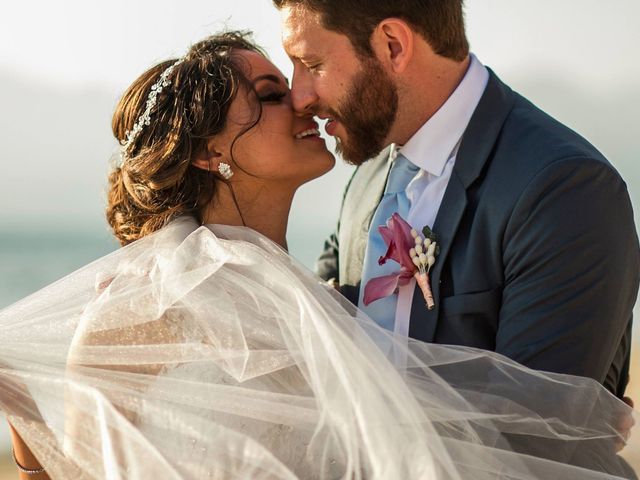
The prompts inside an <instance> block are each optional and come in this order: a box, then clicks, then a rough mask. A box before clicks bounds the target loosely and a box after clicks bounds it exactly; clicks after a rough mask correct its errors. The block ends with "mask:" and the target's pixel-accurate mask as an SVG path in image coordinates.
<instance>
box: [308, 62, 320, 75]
mask: <svg viewBox="0 0 640 480" xmlns="http://www.w3.org/2000/svg"><path fill="white" fill-rule="evenodd" d="M321 66H322V64H321V63H316V64H313V65H305V68H306V69H307V71H308V72H309V73H318V71H319V70H320V67H321Z"/></svg>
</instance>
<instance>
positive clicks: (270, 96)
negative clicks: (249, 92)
mask: <svg viewBox="0 0 640 480" xmlns="http://www.w3.org/2000/svg"><path fill="white" fill-rule="evenodd" d="M285 96H286V93H284V92H270V93H266V94H264V95H258V99H259V100H260V101H261V102H279V101H280V100H282V99H283V98H284V97H285Z"/></svg>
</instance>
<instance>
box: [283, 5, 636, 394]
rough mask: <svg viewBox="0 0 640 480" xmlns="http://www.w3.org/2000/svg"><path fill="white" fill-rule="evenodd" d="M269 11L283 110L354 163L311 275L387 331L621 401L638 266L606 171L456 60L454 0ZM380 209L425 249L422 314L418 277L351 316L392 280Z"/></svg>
mask: <svg viewBox="0 0 640 480" xmlns="http://www.w3.org/2000/svg"><path fill="white" fill-rule="evenodd" d="M274 3H275V5H276V7H278V8H279V9H280V10H281V13H282V21H283V44H284V47H285V50H286V51H287V53H288V55H289V56H290V58H291V59H292V61H293V64H294V75H293V81H292V98H293V104H294V108H295V109H296V110H297V111H298V112H299V113H300V114H315V115H318V116H320V117H321V118H327V119H329V121H328V123H327V127H326V129H327V132H328V133H329V134H331V135H334V136H335V137H336V138H337V141H338V147H339V150H340V151H341V153H342V155H343V157H344V158H345V159H346V160H347V161H349V162H351V163H353V164H355V165H357V166H358V168H357V169H356V171H355V174H354V175H353V177H352V179H351V181H350V183H349V185H348V187H347V190H346V193H345V196H344V201H343V206H342V211H341V216H340V221H339V225H338V229H337V231H336V233H335V234H334V235H332V236H331V237H330V238H329V239H328V240H327V242H326V245H325V250H324V252H323V254H322V256H321V257H320V260H319V264H318V269H319V273H320V275H321V276H322V277H324V278H325V279H329V278H332V277H333V278H335V279H336V280H337V281H338V282H339V284H340V286H341V290H342V292H343V293H344V294H345V295H346V296H347V297H349V298H350V299H351V300H352V301H353V302H354V303H357V304H358V305H360V306H361V307H362V308H364V310H365V311H366V312H367V313H368V314H369V315H370V316H371V317H372V318H373V319H374V320H375V321H377V322H378V323H379V324H380V325H382V326H384V327H386V328H388V329H390V330H394V331H396V332H398V333H401V334H408V335H409V336H411V337H414V338H417V339H420V340H423V341H426V342H437V343H446V344H458V345H467V346H471V347H478V348H483V349H488V350H493V351H496V352H499V353H501V354H504V355H506V356H508V357H510V358H512V359H514V360H516V361H518V362H520V363H522V364H524V365H526V366H528V367H531V368H534V369H540V370H546V371H552V372H560V373H568V374H574V375H581V376H587V377H592V378H594V379H596V380H597V381H599V382H601V383H603V384H604V385H605V386H606V387H607V388H608V389H609V390H610V391H612V392H613V393H614V394H616V395H617V396H619V397H622V396H623V394H624V391H625V387H626V385H627V382H628V378H629V375H628V372H629V355H630V346H631V318H632V309H633V305H634V303H635V300H636V295H637V291H638V279H639V271H640V256H639V252H638V238H637V234H636V230H635V226H634V222H633V213H632V209H631V203H630V200H629V195H628V193H627V189H626V185H625V183H624V181H623V180H622V178H620V175H619V174H618V172H616V170H615V169H614V168H613V167H612V166H611V164H610V163H609V162H608V161H607V160H606V159H605V158H604V157H603V156H602V154H600V153H599V152H598V151H597V150H596V149H595V148H594V147H593V146H591V145H590V144H589V143H588V142H587V141H586V140H584V139H583V138H581V137H580V136H579V135H577V134H576V133H574V132H573V131H571V130H569V129H568V128H567V127H565V126H564V125H562V124H560V123H559V122H557V121H556V120H554V119H553V118H551V117H549V116H548V115H546V114H545V113H544V112H542V111H541V110H539V109H538V108H536V107H535V106H534V105H532V104H531V103H530V102H529V101H527V100H526V99H525V98H523V97H521V96H520V95H518V94H517V93H515V92H513V91H512V90H511V89H510V88H509V87H508V86H507V85H505V84H504V83H502V82H501V81H500V79H499V78H498V77H497V76H496V75H495V74H494V73H493V72H492V71H491V70H489V69H488V68H486V67H485V66H483V65H482V64H481V63H480V61H479V60H478V59H477V58H476V57H475V56H473V55H472V54H470V53H469V46H468V43H467V39H466V35H465V30H464V22H463V11H462V0H440V1H435V0H434V1H424V0H422V1H420V0H403V1H397V2H395V1H394V2H384V1H377V0H274ZM388 145H390V146H388ZM398 145H401V147H400V148H398V147H397V146H398ZM385 146H387V148H384V147H385ZM383 148H384V150H383ZM380 151H382V153H380V154H378V153H379V152H380ZM394 212H398V213H400V214H401V215H402V216H403V217H404V218H405V219H407V220H408V222H409V223H410V224H411V225H413V227H414V228H416V229H417V230H421V229H422V227H423V226H424V225H429V226H430V227H433V231H434V232H435V233H436V234H437V235H438V237H439V243H440V245H441V251H440V255H439V256H438V258H437V260H436V263H435V265H434V266H433V268H432V270H431V273H430V280H431V285H432V287H433V296H434V299H435V308H433V309H432V310H429V309H427V307H426V305H425V301H424V298H423V295H422V292H421V291H420V289H419V288H417V287H416V285H415V281H411V282H410V283H409V284H408V285H404V286H400V287H399V291H398V293H397V294H392V295H390V296H388V297H386V298H383V299H381V300H377V301H376V302H373V303H371V304H369V305H367V306H365V305H364V304H363V291H364V286H365V285H366V283H367V282H368V281H369V280H370V279H371V278H374V277H378V276H381V275H386V274H389V273H390V272H392V271H393V270H394V269H395V270H397V269H398V268H399V266H398V265H396V264H394V263H393V262H388V263H387V264H386V265H384V266H380V265H378V261H377V260H378V258H379V257H380V256H381V255H383V254H384V253H385V245H384V242H383V241H382V239H381V238H380V236H379V234H378V232H377V227H378V225H381V224H384V223H385V222H386V219H387V218H389V217H390V216H391V214H392V213H394Z"/></svg>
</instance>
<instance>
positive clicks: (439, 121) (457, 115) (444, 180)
mask: <svg viewBox="0 0 640 480" xmlns="http://www.w3.org/2000/svg"><path fill="white" fill-rule="evenodd" d="M470 57H471V61H470V63H469V68H468V69H467V73H466V74H465V76H464V78H463V79H462V81H461V82H460V84H459V85H458V87H457V88H456V89H455V90H454V92H453V93H452V94H451V96H450V97H449V98H448V99H447V101H446V102H445V103H444V105H442V107H440V109H439V110H438V111H437V112H436V113H435V114H434V115H433V116H432V117H431V118H430V119H429V120H427V122H426V123H425V124H424V125H422V127H420V129H419V130H418V131H417V132H416V133H415V134H414V135H413V136H412V137H411V138H410V139H409V141H408V142H407V143H406V144H405V145H404V146H403V147H402V148H401V149H400V152H401V153H402V154H403V155H404V156H405V157H407V158H408V159H409V161H411V162H412V163H413V164H415V165H417V166H418V167H420V171H419V172H418V174H417V175H416V176H415V178H414V179H413V180H412V181H411V182H410V183H409V185H408V186H407V190H406V192H407V197H408V198H409V201H410V202H411V207H410V209H409V215H408V216H409V218H407V219H406V220H407V222H409V224H410V225H411V226H413V228H415V229H416V230H418V231H420V230H422V227H424V226H425V225H429V227H433V223H434V222H435V219H436V214H437V213H438V209H439V208H440V204H441V203H442V197H443V196H444V192H445V190H446V188H447V184H448V183H449V179H450V178H451V172H452V170H453V165H454V164H455V161H456V155H457V153H458V147H459V146H460V141H461V139H462V134H463V133H464V131H465V130H466V128H467V125H468V124H469V120H471V116H472V115H473V112H474V111H475V109H476V107H477V106H478V103H479V102H480V98H481V97H482V94H483V93H484V90H485V88H486V86H487V83H488V81H489V72H488V71H487V69H486V68H485V67H484V65H482V64H481V63H480V61H479V60H478V59H477V58H476V57H475V55H473V54H471V55H470ZM435 233H436V234H437V233H438V232H435ZM436 261H438V260H436ZM415 286H416V282H415V280H411V282H410V283H409V284H407V285H405V286H402V287H400V290H399V292H398V305H397V307H396V319H395V324H394V331H395V332H396V333H398V334H400V335H403V336H408V335H409V318H410V315H411V302H412V301H413V293H414V290H415Z"/></svg>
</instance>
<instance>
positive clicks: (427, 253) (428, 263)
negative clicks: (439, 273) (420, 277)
mask: <svg viewBox="0 0 640 480" xmlns="http://www.w3.org/2000/svg"><path fill="white" fill-rule="evenodd" d="M411 236H412V237H413V239H414V240H415V242H416V246H415V247H414V248H412V249H411V250H409V255H410V256H411V260H412V261H413V264H414V265H415V266H416V267H418V270H420V273H429V270H430V269H431V267H432V266H433V264H434V263H436V246H437V242H433V241H431V239H430V238H423V237H422V235H420V234H419V233H418V232H417V231H416V230H411Z"/></svg>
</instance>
